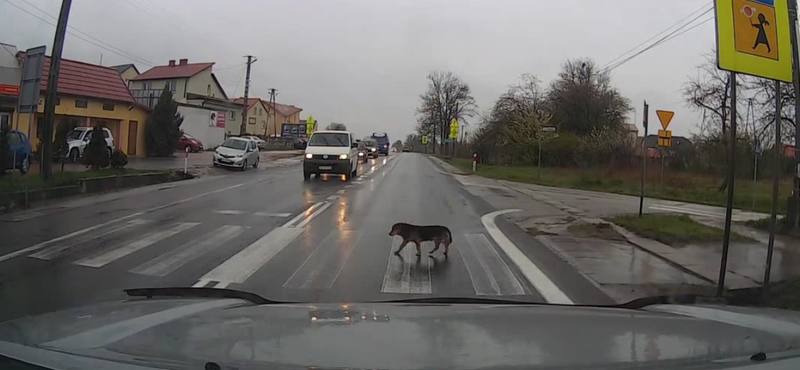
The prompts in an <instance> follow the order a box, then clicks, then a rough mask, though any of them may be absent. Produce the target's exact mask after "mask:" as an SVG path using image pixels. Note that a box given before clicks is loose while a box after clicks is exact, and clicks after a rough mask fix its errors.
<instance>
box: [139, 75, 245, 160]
mask: <svg viewBox="0 0 800 370" xmlns="http://www.w3.org/2000/svg"><path fill="white" fill-rule="evenodd" d="M213 67H214V63H213V62H203V63H189V60H188V59H180V60H178V62H176V61H175V60H170V61H169V62H168V63H167V64H165V65H160V66H155V67H153V68H150V69H149V70H147V71H144V72H143V73H141V74H139V75H137V76H135V77H132V78H131V79H130V80H129V81H128V88H129V89H130V92H131V94H132V95H133V97H134V99H135V100H136V102H138V103H140V104H143V105H145V106H148V107H151V108H152V107H154V106H155V105H156V103H158V98H159V97H161V94H162V93H163V92H164V89H165V88H166V89H167V90H169V91H170V92H171V93H172V97H173V99H174V100H175V101H176V102H177V103H178V106H179V107H178V112H180V113H181V115H182V116H183V124H182V125H181V129H183V131H184V132H186V133H188V134H189V135H192V136H193V137H195V138H197V139H200V141H202V142H203V144H204V145H205V146H206V147H214V146H216V145H218V144H221V143H222V142H223V141H224V140H225V137H226V136H228V135H238V134H239V130H240V128H239V124H240V123H241V119H242V118H241V116H242V105H241V104H236V103H235V102H233V101H232V100H230V99H229V98H228V95H227V94H226V93H225V90H224V89H223V88H222V85H221V84H220V83H219V81H218V80H217V77H216V76H215V75H214V72H213Z"/></svg>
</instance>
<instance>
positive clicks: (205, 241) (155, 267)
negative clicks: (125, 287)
mask: <svg viewBox="0 0 800 370" xmlns="http://www.w3.org/2000/svg"><path fill="white" fill-rule="evenodd" d="M247 229H248V228H247V227H244V226H238V225H225V226H222V227H219V228H217V229H216V230H214V231H212V232H210V233H208V234H205V235H203V236H201V237H199V238H197V239H195V240H191V241H189V242H187V243H185V244H183V245H181V246H180V247H178V248H176V249H173V250H172V251H170V252H168V253H165V254H162V255H161V256H158V257H156V258H154V259H152V260H150V261H147V262H145V263H143V264H141V265H139V266H137V267H135V268H133V269H132V270H130V272H132V273H135V274H141V275H150V276H166V275H167V274H169V273H171V272H173V271H175V270H177V269H179V268H180V267H181V266H183V265H185V264H187V263H189V262H191V261H194V260H195V259H197V258H198V257H200V256H202V255H203V254H205V253H207V252H209V251H211V250H212V249H214V248H219V247H220V246H221V245H223V244H225V243H226V242H228V241H230V240H231V239H233V238H235V237H237V236H239V235H240V234H241V233H243V232H244V231H245V230H247Z"/></svg>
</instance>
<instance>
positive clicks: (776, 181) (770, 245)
mask: <svg viewBox="0 0 800 370" xmlns="http://www.w3.org/2000/svg"><path fill="white" fill-rule="evenodd" d="M780 142H781V82H780V81H777V80H776V81H775V163H780V160H781V157H783V153H782V152H781V151H780V147H781V145H780ZM772 172H773V173H772V213H771V215H770V228H769V241H768V242H767V262H766V267H765V268H764V280H763V282H764V283H763V284H762V285H761V294H762V295H763V296H766V294H767V292H768V291H769V278H770V276H769V275H770V273H771V272H772V252H773V250H774V249H775V231H776V230H775V229H777V227H778V225H777V221H778V218H777V217H778V190H779V186H780V179H781V175H780V171H772Z"/></svg>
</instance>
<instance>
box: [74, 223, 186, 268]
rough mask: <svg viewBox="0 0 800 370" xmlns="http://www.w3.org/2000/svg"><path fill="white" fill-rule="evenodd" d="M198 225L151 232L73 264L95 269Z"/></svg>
mask: <svg viewBox="0 0 800 370" xmlns="http://www.w3.org/2000/svg"><path fill="white" fill-rule="evenodd" d="M199 224H200V223H198V222H180V223H178V224H176V225H175V226H173V227H171V228H169V229H166V230H159V231H154V232H151V233H149V234H147V235H144V236H142V237H141V238H140V239H138V240H135V241H133V242H130V243H128V244H121V245H119V246H117V247H115V248H113V249H111V250H110V251H104V252H102V253H99V254H96V255H93V256H89V257H86V258H84V259H81V260H79V261H76V262H75V264H76V265H81V266H86V267H95V268H97V267H103V266H105V265H107V264H109V263H111V262H114V261H116V260H118V259H120V258H122V257H125V256H127V255H129V254H131V253H134V252H136V251H138V250H140V249H143V248H147V247H149V246H151V245H153V244H155V243H158V242H160V241H162V240H164V239H166V238H169V237H171V236H173V235H176V234H178V233H180V232H183V231H186V230H189V229H191V228H193V227H195V226H197V225H199Z"/></svg>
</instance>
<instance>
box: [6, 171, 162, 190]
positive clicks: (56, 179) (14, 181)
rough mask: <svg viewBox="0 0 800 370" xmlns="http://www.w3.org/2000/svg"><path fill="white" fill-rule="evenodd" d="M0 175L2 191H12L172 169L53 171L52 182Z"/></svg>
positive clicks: (28, 177)
mask: <svg viewBox="0 0 800 370" xmlns="http://www.w3.org/2000/svg"><path fill="white" fill-rule="evenodd" d="M10 172H11V171H9V173H7V174H6V175H5V176H3V177H0V193H12V192H16V191H24V190H26V189H27V190H41V189H50V188H57V187H61V186H70V185H78V184H79V183H80V180H83V179H89V178H94V177H105V176H114V175H128V174H135V173H167V172H172V171H165V170H137V169H125V168H120V169H113V168H108V169H102V170H99V171H73V172H53V178H52V180H51V181H50V182H45V181H44V180H43V179H42V177H41V176H39V175H28V176H18V175H17V174H11V173H10Z"/></svg>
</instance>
